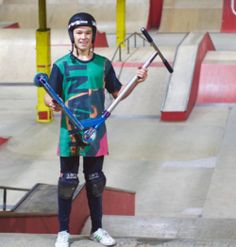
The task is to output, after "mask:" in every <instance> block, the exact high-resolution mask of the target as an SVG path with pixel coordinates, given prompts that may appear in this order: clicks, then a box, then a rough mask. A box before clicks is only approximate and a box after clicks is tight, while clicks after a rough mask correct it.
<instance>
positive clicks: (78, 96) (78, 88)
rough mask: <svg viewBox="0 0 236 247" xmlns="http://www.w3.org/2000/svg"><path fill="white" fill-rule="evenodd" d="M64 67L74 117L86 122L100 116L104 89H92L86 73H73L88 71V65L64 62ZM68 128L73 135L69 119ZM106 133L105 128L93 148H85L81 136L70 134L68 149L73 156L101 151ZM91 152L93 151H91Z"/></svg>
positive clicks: (68, 99)
mask: <svg viewBox="0 0 236 247" xmlns="http://www.w3.org/2000/svg"><path fill="white" fill-rule="evenodd" d="M64 67H65V71H66V73H65V74H66V75H67V77H66V81H65V87H66V92H67V96H66V102H65V103H66V105H67V106H68V107H69V109H70V110H71V111H72V113H73V114H74V116H76V118H77V119H78V120H84V119H88V118H95V117H97V116H98V115H99V114H101V113H102V111H103V107H102V106H101V104H100V103H99V102H101V99H102V98H103V97H104V89H103V88H93V89H92V88H91V83H90V81H89V77H88V76H87V75H86V73H84V74H83V73H80V75H78V73H76V74H75V75H74V76H73V73H70V72H71V71H75V70H77V71H78V70H80V71H82V72H83V70H84V71H86V70H87V67H86V65H83V66H79V65H78V66H75V65H73V66H71V65H68V64H67V63H66V62H64ZM65 121H66V127H67V129H68V131H69V133H71V132H72V133H73V129H74V127H73V125H72V124H71V122H70V120H69V119H68V117H66V119H65ZM104 133H105V128H104V130H103V131H100V132H99V134H98V136H97V138H96V140H95V142H94V143H93V145H92V146H89V147H88V146H85V145H83V144H82V140H81V136H80V135H79V134H70V140H69V142H68V148H69V149H70V153H71V155H77V154H78V153H79V151H80V150H84V149H88V148H90V149H94V150H99V146H100V139H101V138H102V136H103V135H104ZM90 151H91V150H90Z"/></svg>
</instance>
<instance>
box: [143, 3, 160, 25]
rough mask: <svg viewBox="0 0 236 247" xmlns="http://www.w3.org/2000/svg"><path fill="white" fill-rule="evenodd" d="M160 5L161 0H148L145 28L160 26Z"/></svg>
mask: <svg viewBox="0 0 236 247" xmlns="http://www.w3.org/2000/svg"><path fill="white" fill-rule="evenodd" d="M162 6H163V0H150V4H149V15H148V21H147V30H150V29H152V28H159V27H160V22H161V13H162Z"/></svg>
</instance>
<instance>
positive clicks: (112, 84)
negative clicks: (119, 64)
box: [105, 59, 122, 93]
mask: <svg viewBox="0 0 236 247" xmlns="http://www.w3.org/2000/svg"><path fill="white" fill-rule="evenodd" d="M121 87H122V84H121V82H120V81H119V79H118V78H117V76H116V73H115V70H114V68H113V66H112V63H111V62H110V60H108V59H107V60H106V63H105V88H106V89H107V91H108V92H109V93H114V92H117V91H120V89H121Z"/></svg>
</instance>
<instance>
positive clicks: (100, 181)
mask: <svg viewBox="0 0 236 247" xmlns="http://www.w3.org/2000/svg"><path fill="white" fill-rule="evenodd" d="M105 185H106V177H105V175H104V173H103V172H94V173H91V174H89V175H88V176H86V188H87V191H88V192H89V193H90V194H92V195H93V196H95V197H100V196H101V195H102V192H103V190H104V188H105Z"/></svg>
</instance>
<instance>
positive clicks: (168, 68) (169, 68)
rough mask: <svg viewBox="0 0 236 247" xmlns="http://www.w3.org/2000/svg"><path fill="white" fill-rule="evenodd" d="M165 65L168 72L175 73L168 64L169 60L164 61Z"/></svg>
mask: <svg viewBox="0 0 236 247" xmlns="http://www.w3.org/2000/svg"><path fill="white" fill-rule="evenodd" d="M163 63H164V64H165V66H166V68H167V70H168V71H169V72H170V73H173V71H174V70H173V69H172V67H171V66H170V64H169V63H168V61H167V60H164V61H163Z"/></svg>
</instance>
